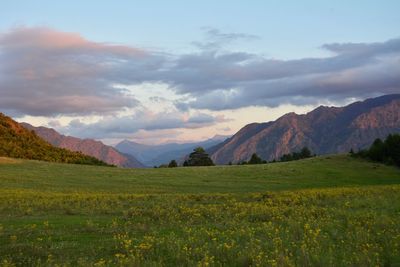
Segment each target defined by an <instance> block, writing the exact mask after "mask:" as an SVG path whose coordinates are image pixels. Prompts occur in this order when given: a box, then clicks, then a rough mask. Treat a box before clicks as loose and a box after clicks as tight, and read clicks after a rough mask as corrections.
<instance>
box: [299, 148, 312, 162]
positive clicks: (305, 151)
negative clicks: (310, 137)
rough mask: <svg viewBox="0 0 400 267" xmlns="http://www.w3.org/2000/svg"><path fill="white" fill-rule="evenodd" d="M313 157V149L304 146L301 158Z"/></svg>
mask: <svg viewBox="0 0 400 267" xmlns="http://www.w3.org/2000/svg"><path fill="white" fill-rule="evenodd" d="M309 157H311V151H310V149H308V147H306V146H305V147H303V149H302V150H301V151H300V158H302V159H305V158H309Z"/></svg>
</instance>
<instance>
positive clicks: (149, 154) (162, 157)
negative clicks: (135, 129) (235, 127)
mask: <svg viewBox="0 0 400 267" xmlns="http://www.w3.org/2000/svg"><path fill="white" fill-rule="evenodd" d="M228 137H229V136H223V135H216V136H214V137H213V138H210V139H208V140H205V141H200V142H190V143H167V144H161V145H144V144H139V143H136V142H132V141H129V140H123V141H122V142H120V143H118V144H117V145H116V146H115V148H116V149H117V150H118V151H121V152H123V153H125V154H130V155H132V156H134V157H135V158H137V159H138V160H139V161H141V162H143V164H145V165H146V166H159V165H161V164H167V163H169V162H170V161H171V160H173V159H174V160H177V161H178V162H183V159H184V158H185V156H186V155H188V154H189V153H191V152H192V151H193V149H194V148H196V147H199V146H201V147H203V148H204V149H207V148H210V147H213V146H215V145H217V144H219V143H221V142H222V141H224V140H225V139H227V138H228Z"/></svg>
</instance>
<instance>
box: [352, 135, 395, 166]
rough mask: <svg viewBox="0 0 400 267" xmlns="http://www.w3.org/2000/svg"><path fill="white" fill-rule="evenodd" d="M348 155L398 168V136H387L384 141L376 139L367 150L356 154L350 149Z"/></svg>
mask: <svg viewBox="0 0 400 267" xmlns="http://www.w3.org/2000/svg"><path fill="white" fill-rule="evenodd" d="M350 155H352V156H355V157H361V158H366V159H370V160H372V161H376V162H381V163H385V164H389V165H396V166H398V167H400V135H399V134H389V135H388V136H387V137H386V139H385V140H384V141H382V140H381V139H380V138H377V139H375V141H374V142H373V143H372V145H371V146H370V147H369V148H368V149H363V150H360V151H359V152H357V153H355V152H354V151H353V149H351V150H350Z"/></svg>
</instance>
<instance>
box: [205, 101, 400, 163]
mask: <svg viewBox="0 0 400 267" xmlns="http://www.w3.org/2000/svg"><path fill="white" fill-rule="evenodd" d="M396 132H397V133H398V132H400V94H396V95H386V96H381V97H377V98H371V99H367V100H365V101H362V102H355V103H353V104H350V105H348V106H345V107H326V106H320V107H318V108H316V109H315V110H313V111H311V112H309V113H307V114H304V115H297V114H295V113H288V114H286V115H284V116H282V117H280V118H279V119H277V120H276V121H273V122H268V123H253V124H249V125H246V126H245V127H243V128H242V129H241V130H240V131H239V132H237V133H236V134H235V135H234V136H232V137H231V138H229V139H227V140H226V141H224V142H223V143H220V144H218V145H216V146H214V147H212V148H209V149H208V150H207V152H208V153H210V155H211V158H212V159H213V161H214V162H215V163H217V164H226V163H228V162H230V161H232V162H240V161H243V160H248V159H249V158H250V157H251V155H252V154H253V153H257V154H258V155H259V156H261V157H262V158H263V159H266V160H272V159H278V158H279V157H280V156H282V155H283V154H286V153H290V152H293V151H296V150H300V149H301V148H302V147H304V146H307V147H309V148H310V149H311V150H312V151H313V152H314V153H317V154H329V153H343V152H348V151H349V150H350V149H354V150H358V149H361V148H365V147H367V146H369V145H370V144H371V143H372V142H373V141H374V139H375V138H378V137H379V138H385V137H386V136H387V135H388V134H390V133H396Z"/></svg>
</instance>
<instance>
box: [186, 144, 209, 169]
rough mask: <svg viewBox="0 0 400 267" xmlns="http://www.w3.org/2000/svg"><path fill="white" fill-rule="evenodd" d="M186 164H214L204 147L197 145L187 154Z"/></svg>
mask: <svg viewBox="0 0 400 267" xmlns="http://www.w3.org/2000/svg"><path fill="white" fill-rule="evenodd" d="M187 164H188V166H214V163H213V161H212V160H211V159H210V157H209V156H208V154H207V153H206V151H205V150H204V148H202V147H197V148H195V149H194V150H193V152H192V153H190V155H189V160H188V161H187Z"/></svg>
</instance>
